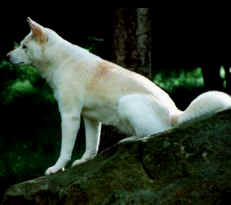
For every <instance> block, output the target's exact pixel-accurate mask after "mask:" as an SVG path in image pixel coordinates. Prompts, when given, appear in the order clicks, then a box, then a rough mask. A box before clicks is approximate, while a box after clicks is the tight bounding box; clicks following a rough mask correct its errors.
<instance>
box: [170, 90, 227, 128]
mask: <svg viewBox="0 0 231 205" xmlns="http://www.w3.org/2000/svg"><path fill="white" fill-rule="evenodd" d="M228 108H231V97H230V96H229V95H228V94H226V93H223V92H220V91H209V92H205V93H203V94H201V95H199V96H198V97H197V98H195V99H194V100H193V101H192V102H191V103H190V105H189V106H188V107H187V109H186V110H185V111H183V112H182V111H179V112H177V113H175V114H174V115H173V116H172V124H173V125H178V124H181V123H183V122H186V121H189V120H192V119H195V118H198V117H200V116H203V115H206V114H215V113H217V112H219V111H222V110H225V109H228Z"/></svg>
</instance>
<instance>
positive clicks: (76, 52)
mask: <svg viewBox="0 0 231 205" xmlns="http://www.w3.org/2000/svg"><path fill="white" fill-rule="evenodd" d="M52 50H57V51H58V52H55V53H54V52H49V51H47V53H46V55H48V58H47V59H49V61H44V62H43V63H39V62H38V63H35V65H34V66H35V67H37V70H38V71H39V72H40V74H41V76H42V77H43V78H45V79H46V81H47V82H48V83H49V85H50V86H51V87H52V88H55V87H57V85H56V84H57V82H56V81H55V78H56V77H55V75H56V74H57V73H58V72H59V71H60V70H62V69H67V66H68V65H72V62H74V64H75V65H76V66H75V67H76V69H81V68H82V67H83V64H90V63H89V62H90V61H91V60H93V61H94V63H93V65H95V61H96V60H97V59H100V57H98V56H96V55H94V54H92V53H90V52H89V51H88V50H86V49H84V48H81V47H79V46H77V45H73V44H71V43H69V42H68V41H65V40H61V41H59V42H58V43H57V44H55V45H54V47H53V48H52Z"/></svg>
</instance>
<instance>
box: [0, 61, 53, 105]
mask: <svg viewBox="0 0 231 205" xmlns="http://www.w3.org/2000/svg"><path fill="white" fill-rule="evenodd" d="M0 76H1V77H0V81H1V84H0V85H1V92H0V99H1V103H3V104H12V103H15V102H17V100H18V99H20V98H25V97H26V96H34V97H36V96H37V97H38V96H39V98H40V102H41V101H44V102H46V103H54V101H55V100H54V98H53V94H52V92H51V90H50V88H49V86H47V85H46V84H45V83H40V82H42V81H43V80H42V79H41V77H40V75H39V74H38V72H37V71H36V69H35V68H34V67H32V66H25V65H21V66H15V65H12V64H11V63H9V62H8V61H5V60H3V61H1V62H0ZM39 84H40V85H42V86H38V85H39Z"/></svg>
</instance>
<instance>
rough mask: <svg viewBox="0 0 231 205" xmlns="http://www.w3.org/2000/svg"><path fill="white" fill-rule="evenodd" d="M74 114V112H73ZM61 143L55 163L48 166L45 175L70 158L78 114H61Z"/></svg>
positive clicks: (61, 165) (78, 121) (60, 167)
mask: <svg viewBox="0 0 231 205" xmlns="http://www.w3.org/2000/svg"><path fill="white" fill-rule="evenodd" d="M75 114H76V113H75ZM61 117H62V144H61V153H60V156H59V159H58V161H57V162H56V164H55V165H54V166H52V167H50V168H48V169H47V170H46V172H45V174H46V175H49V174H53V173H56V172H57V171H59V170H60V169H62V168H64V167H65V165H66V164H67V163H68V162H69V161H70V160H71V155H72V150H73V148H74V144H75V140H76V136H77V133H78V130H79V125H80V115H77V116H76V115H73V114H62V116H61Z"/></svg>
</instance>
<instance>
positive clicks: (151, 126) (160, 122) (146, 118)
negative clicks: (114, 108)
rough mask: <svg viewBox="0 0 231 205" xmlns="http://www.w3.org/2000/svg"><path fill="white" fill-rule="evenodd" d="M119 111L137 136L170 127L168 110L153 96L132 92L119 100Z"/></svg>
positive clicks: (147, 134)
mask: <svg viewBox="0 0 231 205" xmlns="http://www.w3.org/2000/svg"><path fill="white" fill-rule="evenodd" d="M118 109H119V113H120V116H121V118H122V119H123V121H125V122H127V123H128V124H129V126H130V127H132V128H133V130H134V135H136V136H138V137H143V136H149V135H151V134H154V133H157V132H161V131H164V130H166V129H168V128H170V117H169V112H168V110H167V109H166V107H164V105H161V104H159V103H158V102H157V101H155V99H154V98H153V96H150V95H139V94H132V95H128V96H124V97H122V98H121V99H120V101H119V106H118Z"/></svg>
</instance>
